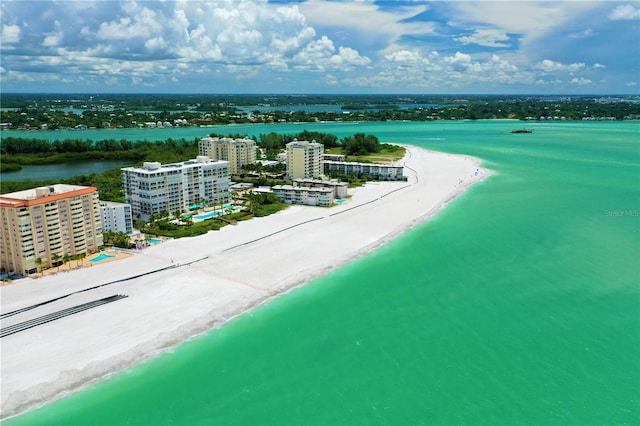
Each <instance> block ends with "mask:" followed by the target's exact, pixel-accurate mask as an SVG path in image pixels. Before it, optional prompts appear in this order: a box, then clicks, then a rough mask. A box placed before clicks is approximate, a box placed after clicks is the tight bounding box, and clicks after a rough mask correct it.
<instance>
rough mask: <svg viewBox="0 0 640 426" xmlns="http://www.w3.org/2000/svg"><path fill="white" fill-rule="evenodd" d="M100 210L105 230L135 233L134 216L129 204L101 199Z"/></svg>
mask: <svg viewBox="0 0 640 426" xmlns="http://www.w3.org/2000/svg"><path fill="white" fill-rule="evenodd" d="M100 210H101V212H102V230H103V232H106V231H111V232H124V233H125V234H131V233H133V216H132V214H131V206H130V205H129V204H124V203H113V202H111V201H100Z"/></svg>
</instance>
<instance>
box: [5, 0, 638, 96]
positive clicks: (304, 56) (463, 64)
mask: <svg viewBox="0 0 640 426" xmlns="http://www.w3.org/2000/svg"><path fill="white" fill-rule="evenodd" d="M0 11H1V12H0V13H1V15H0V21H1V24H2V29H1V31H2V33H1V35H0V55H1V57H0V78H1V80H0V85H1V86H0V90H1V91H2V92H5V93H9V92H47V93H88V92H89V93H293V94H295V93H411V94H413V93H415V94H418V93H426V94H451V93H464V94H554V93H562V94H638V93H640V90H639V84H640V72H639V69H638V67H639V64H640V29H639V24H640V2H639V1H637V0H636V1H622V2H615V1H533V2H530V1H508V2H507V1H470V2H466V1H445V2H432V1H421V0H406V1H403V0H382V1H375V0H359V1H355V0H354V1H334V0H306V1H305V0H298V1H287V0H277V1H267V0H247V1H184V0H183V1H173V0H167V1H137V2H134V1H123V2H117V1H90V0H84V1H29V0H26V1H25V0H19V1H17V0H16V1H11V0H3V1H2V2H1V4H0Z"/></svg>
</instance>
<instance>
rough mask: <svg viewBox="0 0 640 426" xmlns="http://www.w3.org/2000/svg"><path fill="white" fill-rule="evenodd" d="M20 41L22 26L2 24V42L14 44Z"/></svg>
mask: <svg viewBox="0 0 640 426" xmlns="http://www.w3.org/2000/svg"><path fill="white" fill-rule="evenodd" d="M19 42H20V27H19V26H17V25H3V26H2V43H3V44H6V43H9V44H13V43H19Z"/></svg>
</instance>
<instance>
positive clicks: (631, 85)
mask: <svg viewBox="0 0 640 426" xmlns="http://www.w3.org/2000/svg"><path fill="white" fill-rule="evenodd" d="M637 85H638V82H636V81H630V82H628V83H627V86H629V87H633V86H637Z"/></svg>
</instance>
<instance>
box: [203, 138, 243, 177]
mask: <svg viewBox="0 0 640 426" xmlns="http://www.w3.org/2000/svg"><path fill="white" fill-rule="evenodd" d="M198 151H199V154H200V155H206V156H207V157H209V158H211V159H214V160H224V161H228V162H229V172H230V173H231V174H233V175H235V174H239V173H241V172H242V166H244V165H245V164H255V162H256V142H255V141H254V140H251V139H231V138H211V137H208V136H207V137H205V138H202V139H200V142H198Z"/></svg>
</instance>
